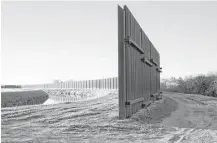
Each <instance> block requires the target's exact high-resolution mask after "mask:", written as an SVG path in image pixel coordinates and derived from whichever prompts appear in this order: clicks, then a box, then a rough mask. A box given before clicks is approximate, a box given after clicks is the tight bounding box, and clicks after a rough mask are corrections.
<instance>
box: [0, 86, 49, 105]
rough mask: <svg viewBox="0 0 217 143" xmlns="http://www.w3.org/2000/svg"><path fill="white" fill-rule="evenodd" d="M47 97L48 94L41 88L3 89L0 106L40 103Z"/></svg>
mask: <svg viewBox="0 0 217 143" xmlns="http://www.w3.org/2000/svg"><path fill="white" fill-rule="evenodd" d="M47 99H48V94H47V93H46V92H44V91H42V90H21V89H14V90H13V89H8V90H7V89H3V91H2V92H1V107H13V106H22V105H34V104H42V103H44V102H45V101H46V100H47Z"/></svg>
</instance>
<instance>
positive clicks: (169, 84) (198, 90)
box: [161, 73, 217, 97]
mask: <svg viewBox="0 0 217 143" xmlns="http://www.w3.org/2000/svg"><path fill="white" fill-rule="evenodd" d="M161 90H162V91H171V92H181V93H189V94H201V95H206V96H213V97H217V73H210V74H207V75H204V74H201V75H197V76H187V77H185V78H181V77H179V78H174V77H172V78H170V79H162V80H161Z"/></svg>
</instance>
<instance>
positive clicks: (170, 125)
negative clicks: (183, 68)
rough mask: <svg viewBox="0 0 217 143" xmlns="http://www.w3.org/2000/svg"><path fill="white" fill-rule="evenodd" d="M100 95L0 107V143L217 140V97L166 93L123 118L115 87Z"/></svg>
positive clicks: (161, 142)
mask: <svg viewBox="0 0 217 143" xmlns="http://www.w3.org/2000/svg"><path fill="white" fill-rule="evenodd" d="M86 92H87V91H85V90H83V91H80V94H84V93H86ZM88 92H89V91H88ZM96 93H97V91H94V94H96ZM100 94H103V95H101V96H100V97H99V98H96V99H91V100H86V101H80V102H72V103H69V102H67V103H61V104H51V105H33V106H19V107H16V108H15V107H9V108H2V115H1V117H2V122H1V125H2V126H1V131H2V135H1V137H2V142H16V143H17V142H51V143H52V142H53V143H56V142H59V143H65V142H123V143H126V142H139V143H141V142H149V143H165V142H168V143H173V142H177V143H190V142H197V143H200V142H201V143H205V142H206V143H212V142H213V143H214V142H217V100H216V98H212V97H206V96H201V95H196V94H195V95H193V94H180V93H171V92H167V93H166V92H165V93H163V98H162V100H158V101H155V102H153V103H152V104H151V105H150V106H149V108H148V109H142V110H140V111H139V112H137V113H136V114H134V115H133V116H132V117H131V118H130V119H125V120H119V119H118V93H117V91H110V92H108V91H107V92H105V93H103V92H102V91H100Z"/></svg>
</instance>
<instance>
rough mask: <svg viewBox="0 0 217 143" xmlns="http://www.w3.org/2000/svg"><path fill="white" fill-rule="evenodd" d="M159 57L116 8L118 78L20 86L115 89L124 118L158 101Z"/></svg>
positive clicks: (126, 11)
mask: <svg viewBox="0 0 217 143" xmlns="http://www.w3.org/2000/svg"><path fill="white" fill-rule="evenodd" d="M161 69H162V68H161V67H160V54H159V52H158V51H157V50H156V48H155V47H154V45H153V44H152V42H151V41H150V40H149V38H148V37H147V35H146V34H145V32H144V31H143V30H142V28H141V27H140V25H139V23H138V22H137V21H136V19H135V17H134V16H133V15H132V13H131V12H130V10H129V9H128V8H127V6H124V8H121V7H120V6H118V77H113V78H106V79H97V80H84V81H70V82H60V83H51V84H38V85H24V86H22V87H23V88H42V89H49V88H60V89H117V90H118V92H119V95H118V96H119V118H120V119H124V118H128V117H130V116H131V115H132V114H134V113H135V112H137V111H138V110H140V109H141V108H144V107H147V106H149V105H150V101H151V100H152V99H158V98H160V93H161V92H160V72H161Z"/></svg>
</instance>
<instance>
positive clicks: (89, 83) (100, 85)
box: [22, 77, 118, 89]
mask: <svg viewBox="0 0 217 143" xmlns="http://www.w3.org/2000/svg"><path fill="white" fill-rule="evenodd" d="M22 88H37V89H38V88H40V89H49V88H59V89H118V77H113V78H106V79H96V80H81V81H66V82H59V83H58V82H57V83H48V84H34V85H33V84H32V85H22Z"/></svg>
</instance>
